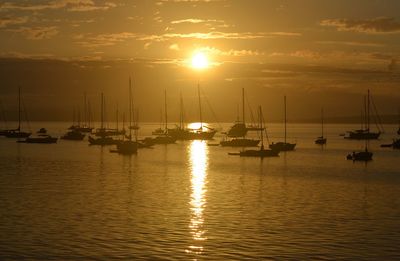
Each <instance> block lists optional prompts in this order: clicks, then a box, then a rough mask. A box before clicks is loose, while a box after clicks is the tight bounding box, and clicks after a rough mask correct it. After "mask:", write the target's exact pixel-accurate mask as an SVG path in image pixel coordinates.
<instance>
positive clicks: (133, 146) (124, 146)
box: [110, 77, 139, 155]
mask: <svg viewBox="0 0 400 261" xmlns="http://www.w3.org/2000/svg"><path fill="white" fill-rule="evenodd" d="M132 103H133V101H132V86H131V78H130V77H129V136H128V140H125V135H124V136H123V139H122V140H121V141H119V142H118V143H117V144H116V145H117V148H116V149H115V150H110V152H116V153H119V154H124V155H132V154H137V150H138V147H139V144H138V142H137V135H135V139H136V140H135V141H133V140H132V109H133V108H132V107H133V106H132ZM135 131H137V129H136V130H135Z"/></svg>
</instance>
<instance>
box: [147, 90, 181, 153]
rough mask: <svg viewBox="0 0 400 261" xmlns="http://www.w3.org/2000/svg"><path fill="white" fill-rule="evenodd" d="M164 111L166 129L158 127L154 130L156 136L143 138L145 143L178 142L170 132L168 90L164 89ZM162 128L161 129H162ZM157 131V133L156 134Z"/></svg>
mask: <svg viewBox="0 0 400 261" xmlns="http://www.w3.org/2000/svg"><path fill="white" fill-rule="evenodd" d="M164 111H165V127H164V129H161V127H160V128H159V129H157V130H156V131H154V132H153V135H157V136H156V137H147V138H145V139H144V140H143V143H144V144H147V145H150V146H152V145H155V144H173V143H175V142H176V140H177V138H176V137H173V136H171V135H170V134H169V133H168V110H167V90H164ZM160 130H161V131H160ZM154 133H156V134H154Z"/></svg>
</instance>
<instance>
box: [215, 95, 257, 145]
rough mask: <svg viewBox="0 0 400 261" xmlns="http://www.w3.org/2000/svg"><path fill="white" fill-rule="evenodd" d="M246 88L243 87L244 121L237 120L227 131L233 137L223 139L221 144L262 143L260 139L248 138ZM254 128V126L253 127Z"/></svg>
mask: <svg viewBox="0 0 400 261" xmlns="http://www.w3.org/2000/svg"><path fill="white" fill-rule="evenodd" d="M244 108H245V106H244V88H242V117H243V118H242V119H243V121H242V122H240V121H237V122H236V123H235V124H234V125H233V126H232V127H231V128H230V130H229V131H228V132H227V136H228V137H232V139H229V140H223V141H221V142H220V144H221V146H230V147H255V146H257V145H258V144H259V143H260V140H255V139H247V138H246V134H247V131H248V130H249V129H248V128H247V126H246V122H245V112H244ZM252 129H254V128H252Z"/></svg>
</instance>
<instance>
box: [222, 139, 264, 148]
mask: <svg viewBox="0 0 400 261" xmlns="http://www.w3.org/2000/svg"><path fill="white" fill-rule="evenodd" d="M259 143H260V140H252V139H232V140H225V141H221V142H220V144H221V146H223V147H256V146H257V145H258V144H259Z"/></svg>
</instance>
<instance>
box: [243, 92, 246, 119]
mask: <svg viewBox="0 0 400 261" xmlns="http://www.w3.org/2000/svg"><path fill="white" fill-rule="evenodd" d="M242 115H243V124H246V122H245V116H244V115H245V114H244V88H242Z"/></svg>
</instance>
